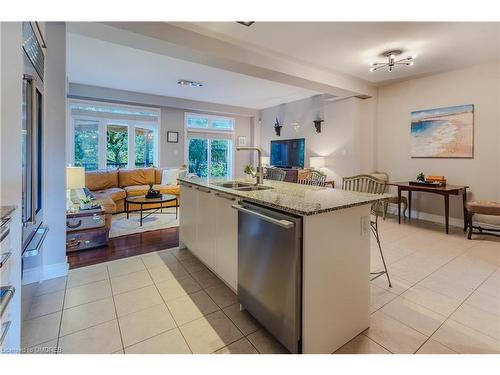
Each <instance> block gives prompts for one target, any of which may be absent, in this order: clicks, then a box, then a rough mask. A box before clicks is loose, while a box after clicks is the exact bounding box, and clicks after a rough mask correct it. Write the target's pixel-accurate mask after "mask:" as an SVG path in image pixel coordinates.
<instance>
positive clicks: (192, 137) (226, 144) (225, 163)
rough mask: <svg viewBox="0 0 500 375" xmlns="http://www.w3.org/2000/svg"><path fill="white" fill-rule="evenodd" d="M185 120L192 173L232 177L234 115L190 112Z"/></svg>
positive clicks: (188, 160) (188, 155) (187, 156)
mask: <svg viewBox="0 0 500 375" xmlns="http://www.w3.org/2000/svg"><path fill="white" fill-rule="evenodd" d="M185 122H186V133H187V136H186V149H187V153H186V159H187V165H188V170H189V173H195V174H196V175H198V176H200V177H226V178H230V177H231V176H232V159H233V158H232V156H233V147H232V145H233V130H234V119H232V118H225V117H216V116H211V115H199V114H191V113H188V114H186V121H185Z"/></svg>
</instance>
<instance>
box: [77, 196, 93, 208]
mask: <svg viewBox="0 0 500 375" xmlns="http://www.w3.org/2000/svg"><path fill="white" fill-rule="evenodd" d="M92 206H93V204H92V200H91V199H90V197H85V198H82V199H80V210H90V209H91V208H92Z"/></svg>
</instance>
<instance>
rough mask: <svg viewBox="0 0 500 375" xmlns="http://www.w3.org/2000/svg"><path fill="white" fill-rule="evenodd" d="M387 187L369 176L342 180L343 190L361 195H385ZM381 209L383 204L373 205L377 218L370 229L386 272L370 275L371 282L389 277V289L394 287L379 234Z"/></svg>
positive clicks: (373, 212) (371, 223)
mask: <svg viewBox="0 0 500 375" xmlns="http://www.w3.org/2000/svg"><path fill="white" fill-rule="evenodd" d="M386 185H387V183H386V181H384V180H381V179H378V178H375V177H373V176H371V175H367V174H360V175H357V176H351V177H344V178H343V179H342V189H343V190H349V191H356V192H360V193H370V194H383V193H384V192H385V189H386ZM381 207H383V203H382V202H376V203H374V204H372V207H371V214H372V215H373V216H375V220H370V229H371V231H372V233H373V235H374V236H375V239H376V240H377V245H378V249H379V251H380V257H381V258H382V263H383V264H384V271H379V272H370V274H371V275H373V277H372V278H371V280H375V279H376V278H378V277H380V276H382V275H384V274H385V275H386V276H387V281H388V282H389V287H392V284H391V278H390V277H389V271H387V265H386V264H385V258H384V254H383V252H382V246H381V245H380V236H379V233H378V216H379V213H380V211H381Z"/></svg>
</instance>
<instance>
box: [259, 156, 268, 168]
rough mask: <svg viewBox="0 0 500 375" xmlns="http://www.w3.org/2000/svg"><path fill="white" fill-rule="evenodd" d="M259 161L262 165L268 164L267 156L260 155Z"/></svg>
mask: <svg viewBox="0 0 500 375" xmlns="http://www.w3.org/2000/svg"><path fill="white" fill-rule="evenodd" d="M260 162H261V163H262V165H263V166H268V165H269V156H262V157H261V158H260Z"/></svg>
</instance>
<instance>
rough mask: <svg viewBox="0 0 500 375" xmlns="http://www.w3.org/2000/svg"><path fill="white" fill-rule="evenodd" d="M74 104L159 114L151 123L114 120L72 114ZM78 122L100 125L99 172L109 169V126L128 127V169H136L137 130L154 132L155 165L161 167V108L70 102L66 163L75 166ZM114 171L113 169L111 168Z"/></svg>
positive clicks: (87, 101) (98, 102)
mask: <svg viewBox="0 0 500 375" xmlns="http://www.w3.org/2000/svg"><path fill="white" fill-rule="evenodd" d="M74 104H88V105H95V106H100V107H121V108H127V109H130V110H137V111H141V110H143V111H144V110H146V111H151V112H155V113H156V114H157V117H156V118H157V119H156V121H151V122H150V123H149V122H147V121H144V120H135V119H124V118H113V117H112V116H109V117H100V116H92V115H82V114H72V112H71V107H72V105H74ZM76 120H84V121H85V120H86V121H89V120H91V121H96V122H97V123H98V134H99V136H98V147H99V155H98V158H97V163H98V168H97V170H106V169H108V167H107V128H108V125H120V126H126V127H127V129H128V160H127V166H126V168H128V169H134V168H136V167H135V129H136V128H140V129H149V130H152V131H153V132H154V143H153V147H154V150H153V165H154V166H157V167H158V166H159V155H160V144H161V142H160V137H161V131H160V126H161V125H160V124H161V110H160V108H152V107H145V106H144V107H143V106H130V105H123V104H120V103H108V102H100V101H93V100H68V127H67V130H68V131H67V140H66V144H67V145H68V147H67V153H66V161H67V163H68V164H69V165H75V123H76ZM109 169H112V168H109Z"/></svg>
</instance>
